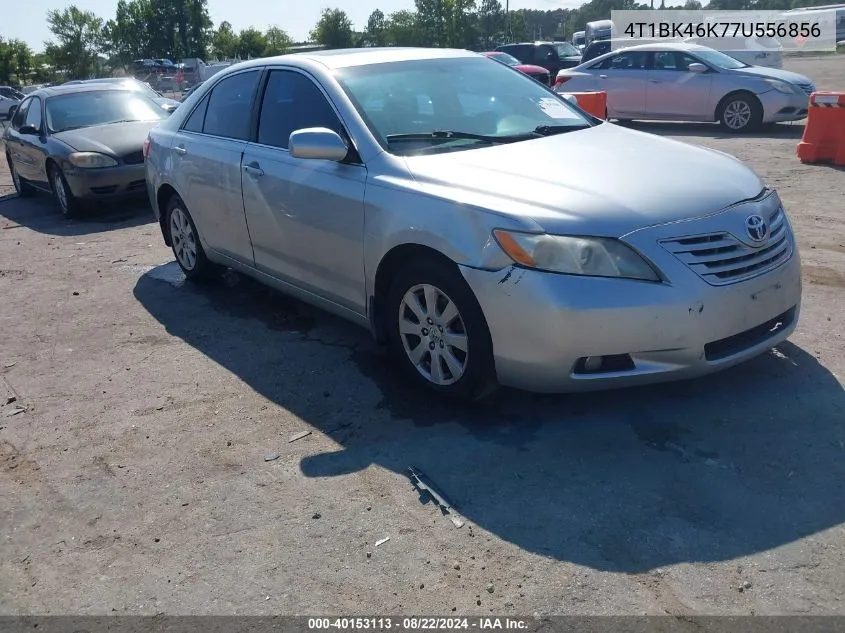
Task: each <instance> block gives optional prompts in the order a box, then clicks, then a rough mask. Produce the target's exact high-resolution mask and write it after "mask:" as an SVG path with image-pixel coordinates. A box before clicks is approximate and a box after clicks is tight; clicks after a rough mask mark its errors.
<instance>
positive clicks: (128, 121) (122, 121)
mask: <svg viewBox="0 0 845 633" xmlns="http://www.w3.org/2000/svg"><path fill="white" fill-rule="evenodd" d="M140 120H141V119H118V120H117V121H109V122H108V123H106V124H105V125H111V124H112V123H138V122H139V121H140Z"/></svg>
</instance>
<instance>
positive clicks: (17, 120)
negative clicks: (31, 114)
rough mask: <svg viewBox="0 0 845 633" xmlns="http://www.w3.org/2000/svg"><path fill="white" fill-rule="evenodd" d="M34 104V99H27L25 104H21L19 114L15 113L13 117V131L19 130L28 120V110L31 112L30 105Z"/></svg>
mask: <svg viewBox="0 0 845 633" xmlns="http://www.w3.org/2000/svg"><path fill="white" fill-rule="evenodd" d="M30 103H32V99H27V100H26V101H24V102H23V103H21V105H20V107H19V108H18V110H17V112H15V116H14V117H12V129H13V130H19V129H21V126H22V125H23V122H24V120H26V114H27V110H29V104H30Z"/></svg>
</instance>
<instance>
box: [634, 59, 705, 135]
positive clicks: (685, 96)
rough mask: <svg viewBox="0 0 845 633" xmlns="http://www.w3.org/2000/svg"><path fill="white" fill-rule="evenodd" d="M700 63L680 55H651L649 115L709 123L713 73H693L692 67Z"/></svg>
mask: <svg viewBox="0 0 845 633" xmlns="http://www.w3.org/2000/svg"><path fill="white" fill-rule="evenodd" d="M693 63H700V62H698V60H697V59H695V58H694V57H692V56H690V55H687V54H686V53H682V52H679V51H655V52H654V53H652V60H651V68H650V69H649V71H648V84H647V91H646V114H648V115H652V116H657V117H659V118H673V117H676V118H678V119H681V120H697V121H701V120H709V119H710V118H712V115H713V111H712V110H713V109H712V108H711V106H710V91H711V87H712V84H713V73H711V72H709V71H708V72H705V73H694V72H691V71H690V70H689V65H690V64H693Z"/></svg>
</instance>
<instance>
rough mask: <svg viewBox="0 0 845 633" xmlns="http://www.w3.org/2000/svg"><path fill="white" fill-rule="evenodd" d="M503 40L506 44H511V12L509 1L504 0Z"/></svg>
mask: <svg viewBox="0 0 845 633" xmlns="http://www.w3.org/2000/svg"><path fill="white" fill-rule="evenodd" d="M505 39H506V40H507V43H508V44H510V42H511V11H510V2H509V0H505Z"/></svg>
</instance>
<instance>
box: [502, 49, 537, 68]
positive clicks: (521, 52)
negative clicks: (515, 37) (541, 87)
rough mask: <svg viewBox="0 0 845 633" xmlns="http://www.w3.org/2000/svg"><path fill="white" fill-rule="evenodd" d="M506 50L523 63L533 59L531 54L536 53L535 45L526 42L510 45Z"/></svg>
mask: <svg viewBox="0 0 845 633" xmlns="http://www.w3.org/2000/svg"><path fill="white" fill-rule="evenodd" d="M505 52H506V53H509V54H511V55H513V56H514V57H516V58H517V59H518V60H519V61H521V62H522V63H523V64H525V63H526V62H530V61H532V59H531V56H532V55H533V53H534V51H533V47H532V46H527V45H525V44H516V45H514V46H509V47H507V49H506V50H505Z"/></svg>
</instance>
